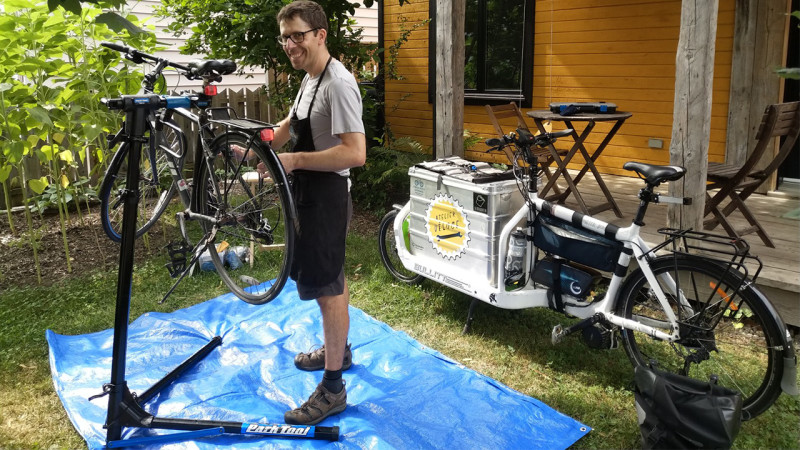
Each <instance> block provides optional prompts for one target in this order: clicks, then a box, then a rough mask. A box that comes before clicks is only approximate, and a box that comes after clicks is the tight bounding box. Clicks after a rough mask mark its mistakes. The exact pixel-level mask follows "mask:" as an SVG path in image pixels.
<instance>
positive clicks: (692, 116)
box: [667, 0, 719, 230]
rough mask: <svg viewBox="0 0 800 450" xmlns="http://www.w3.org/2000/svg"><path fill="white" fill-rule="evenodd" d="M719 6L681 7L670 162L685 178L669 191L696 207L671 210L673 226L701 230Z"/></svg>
mask: <svg viewBox="0 0 800 450" xmlns="http://www.w3.org/2000/svg"><path fill="white" fill-rule="evenodd" d="M718 6H719V1H718V0H708V1H702V2H697V1H692V0H683V1H682V2H681V30H680V36H679V38H678V51H677V56H676V58H675V101H674V110H673V119H672V120H673V123H672V143H671V145H670V148H669V159H670V164H673V165H679V166H683V167H685V168H686V169H687V173H686V175H685V176H684V177H683V178H682V179H681V180H680V181H677V182H672V183H670V186H669V191H670V195H672V196H677V197H690V198H691V199H692V204H691V205H689V206H680V205H670V206H669V213H668V217H667V223H668V226H670V227H675V228H690V227H691V228H694V229H698V230H699V229H702V219H703V210H704V208H705V192H706V188H705V186H706V174H707V169H708V143H709V133H710V131H711V94H712V84H713V80H714V50H715V47H716V45H715V44H716V42H715V41H716V34H717V10H718Z"/></svg>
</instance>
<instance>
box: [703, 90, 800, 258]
mask: <svg viewBox="0 0 800 450" xmlns="http://www.w3.org/2000/svg"><path fill="white" fill-rule="evenodd" d="M798 134H800V102H791V103H779V104H776V105H770V106H768V107H767V109H766V111H764V117H763V119H762V120H761V126H760V127H759V129H758V133H757V134H756V140H757V141H758V142H757V144H756V147H755V149H754V150H753V153H752V154H751V155H750V156H749V157H748V158H747V161H745V163H744V164H743V165H741V166H732V165H728V164H719V163H709V164H708V181H709V183H708V184H707V185H706V208H705V216H708V215H709V214H711V215H713V216H714V217H713V218H710V219H708V220H706V221H704V222H703V227H704V228H705V229H707V230H713V229H714V228H716V227H717V225H722V228H724V229H725V231H726V232H727V233H728V235H729V236H731V237H737V238H738V237H741V236H743V235H745V234H749V233H753V232H755V233H757V234H758V236H759V237H760V238H761V240H762V241H764V244H765V245H767V246H768V247H772V248H775V244H774V243H773V242H772V239H770V237H769V236H768V235H767V232H766V231H764V228H763V227H762V226H761V224H760V223H758V220H757V219H756V217H755V216H754V215H753V213H752V212H751V211H750V209H749V208H747V206H746V205H745V204H744V202H745V200H747V198H748V197H750V194H752V193H753V192H755V190H756V189H757V188H758V187H759V186H760V185H761V184H762V183H763V182H764V181H765V180H767V179H768V178H769V177H770V176H771V175H772V173H773V172H775V171H776V170H777V169H778V167H780V165H781V164H782V163H783V161H784V160H785V159H786V157H787V156H789V153H790V152H791V151H792V147H793V146H794V143H795V142H796V141H797V137H798ZM784 136H785V140H784V142H783V144H782V145H781V148H780V150H779V151H778V153H777V155H775V157H774V158H772V160H771V161H770V163H769V164H768V165H767V166H766V167H764V168H763V169H756V164H757V163H758V162H759V160H761V158H762V157H763V156H764V153H765V152H766V150H767V149H768V148H770V147H771V146H770V145H769V143H770V142H772V138H775V137H777V138H780V137H784ZM712 189H719V191H718V192H717V193H716V194H715V195H714V196H713V197H712V196H711V195H709V193H708V191H709V190H712ZM726 198H728V199H730V202H729V203H728V204H727V205H725V207H724V208H722V209H720V206H721V205H720V204H721V203H722V201H723V200H725V199H726ZM736 210H739V212H740V213H741V214H742V215H743V216H744V218H745V219H747V221H748V222H749V223H750V226H749V227H747V228H745V229H742V230H735V229H734V228H733V226H732V225H731V224H730V222H728V219H727V217H728V216H729V215H730V214H731V213H732V212H734V211H736Z"/></svg>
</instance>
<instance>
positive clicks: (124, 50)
mask: <svg viewBox="0 0 800 450" xmlns="http://www.w3.org/2000/svg"><path fill="white" fill-rule="evenodd" d="M100 45H102V46H103V47H105V48H110V49H111V50H116V51H118V52H120V53H130V52H131V51H132V49H131V48H130V47H125V46H124V45H119V44H114V43H111V42H101V43H100Z"/></svg>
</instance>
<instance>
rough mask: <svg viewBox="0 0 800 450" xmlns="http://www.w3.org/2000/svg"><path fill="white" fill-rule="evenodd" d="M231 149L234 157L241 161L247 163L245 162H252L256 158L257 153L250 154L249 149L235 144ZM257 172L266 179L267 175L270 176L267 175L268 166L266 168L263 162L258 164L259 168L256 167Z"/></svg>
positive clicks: (251, 152)
mask: <svg viewBox="0 0 800 450" xmlns="http://www.w3.org/2000/svg"><path fill="white" fill-rule="evenodd" d="M230 148H231V153H232V154H233V157H234V158H236V159H237V160H239V161H245V160H247V161H250V160H251V159H253V158H255V157H256V152H254V151H249V152H248V151H247V149H245V148H244V147H242V146H241V145H236V144H233V145H231V146H230ZM245 156H247V157H246V158H245ZM256 170H257V171H258V173H260V174H261V177H262V178H264V176H265V175H268V174H267V166H265V165H264V163H263V162H261V161H259V162H258V166H256Z"/></svg>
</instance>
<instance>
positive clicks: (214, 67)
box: [188, 59, 236, 77]
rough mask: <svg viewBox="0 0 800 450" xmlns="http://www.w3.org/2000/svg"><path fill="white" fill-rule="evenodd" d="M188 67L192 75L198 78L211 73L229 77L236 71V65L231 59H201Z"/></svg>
mask: <svg viewBox="0 0 800 450" xmlns="http://www.w3.org/2000/svg"><path fill="white" fill-rule="evenodd" d="M188 66H189V68H190V69H191V71H192V75H195V76H198V77H202V76H203V75H207V74H211V73H216V74H219V75H228V74H230V73H233V72H234V71H235V70H236V63H235V62H233V61H231V60H229V59H200V60H195V61H192V62H190V63H189V64H188Z"/></svg>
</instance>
